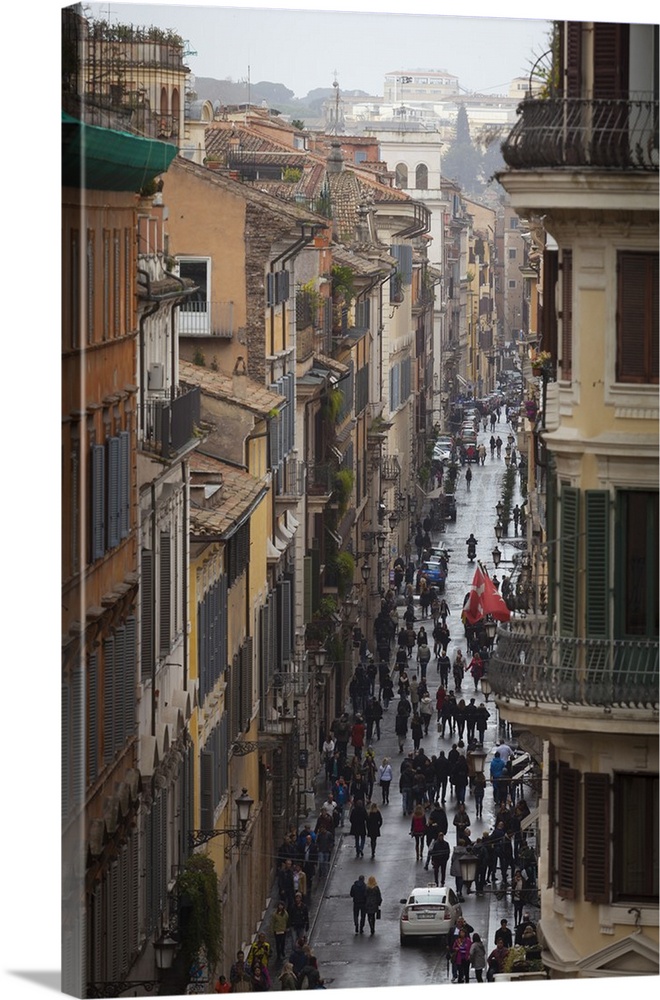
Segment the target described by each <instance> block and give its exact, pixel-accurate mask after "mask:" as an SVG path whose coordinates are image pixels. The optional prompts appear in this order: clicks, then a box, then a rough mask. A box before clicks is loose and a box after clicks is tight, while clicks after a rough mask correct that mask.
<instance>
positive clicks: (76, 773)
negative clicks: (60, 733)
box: [71, 670, 87, 804]
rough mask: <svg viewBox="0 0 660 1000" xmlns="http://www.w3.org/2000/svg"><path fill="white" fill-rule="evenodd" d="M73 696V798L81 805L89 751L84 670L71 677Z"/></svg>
mask: <svg viewBox="0 0 660 1000" xmlns="http://www.w3.org/2000/svg"><path fill="white" fill-rule="evenodd" d="M71 695H72V699H73V705H72V718H73V729H72V733H71V750H72V755H73V759H72V767H73V798H74V802H75V803H76V804H80V803H81V802H82V801H83V800H84V797H85V788H86V786H87V778H86V770H87V768H86V757H87V751H86V748H85V739H86V736H87V733H86V727H85V704H84V679H83V673H82V670H74V671H73V674H72V676H71Z"/></svg>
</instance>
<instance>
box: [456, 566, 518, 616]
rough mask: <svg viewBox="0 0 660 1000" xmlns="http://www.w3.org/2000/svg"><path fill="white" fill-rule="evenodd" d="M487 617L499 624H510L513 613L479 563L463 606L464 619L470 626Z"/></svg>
mask: <svg viewBox="0 0 660 1000" xmlns="http://www.w3.org/2000/svg"><path fill="white" fill-rule="evenodd" d="M486 615H490V616H491V617H492V618H494V619H495V621H498V622H508V621H509V619H510V617H511V612H510V611H509V609H508V608H507V606H506V604H505V602H504V598H503V597H502V595H501V594H500V593H499V592H498V590H497V588H496V587H495V584H494V583H493V581H492V580H491V578H490V577H489V576H488V573H487V572H486V570H485V569H484V568H483V566H482V565H481V563H478V564H477V568H476V570H475V571H474V577H473V579H472V584H471V586H470V590H469V592H468V595H467V597H466V598H465V604H464V605H463V618H464V619H465V621H466V622H467V623H468V624H469V625H476V623H477V622H480V621H481V619H482V618H485V617H486Z"/></svg>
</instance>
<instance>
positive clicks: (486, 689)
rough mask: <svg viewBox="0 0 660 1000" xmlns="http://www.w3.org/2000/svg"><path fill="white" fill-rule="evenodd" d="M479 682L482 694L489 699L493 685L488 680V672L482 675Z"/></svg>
mask: <svg viewBox="0 0 660 1000" xmlns="http://www.w3.org/2000/svg"><path fill="white" fill-rule="evenodd" d="M479 683H480V684H481V691H482V694H483V696H484V698H485V699H486V701H488V695H489V694H490V692H491V691H492V690H493V689H492V687H491V686H490V681H489V680H488V675H487V674H483V675H482V677H481V681H480V682H479Z"/></svg>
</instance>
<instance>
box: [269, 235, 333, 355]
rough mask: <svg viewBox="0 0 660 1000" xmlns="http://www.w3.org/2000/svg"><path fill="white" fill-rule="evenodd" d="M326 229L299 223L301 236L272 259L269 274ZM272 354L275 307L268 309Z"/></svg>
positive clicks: (271, 350) (272, 349) (273, 348)
mask: <svg viewBox="0 0 660 1000" xmlns="http://www.w3.org/2000/svg"><path fill="white" fill-rule="evenodd" d="M307 226H311V232H310V233H306V232H305V228H306V227H307ZM327 228H328V227H327V226H326V225H323V224H322V223H319V222H301V223H300V229H301V235H300V236H299V237H298V239H297V240H296V241H295V242H294V243H292V244H291V246H290V247H287V249H286V250H283V251H282V253H280V254H278V255H277V257H274V258H273V260H272V261H271V262H270V264H269V270H270V273H271V274H275V267H276V265H277V264H280V263H281V264H286V263H287V261H289V260H291V258H292V257H295V256H296V255H297V254H298V253H300V251H301V250H302V249H303V247H306V246H309V244H310V243H311V242H312V240H313V239H315V237H316V234H317V233H318V232H319V230H321V229H327ZM274 353H275V306H271V307H270V354H271V356H272V355H273V354H274Z"/></svg>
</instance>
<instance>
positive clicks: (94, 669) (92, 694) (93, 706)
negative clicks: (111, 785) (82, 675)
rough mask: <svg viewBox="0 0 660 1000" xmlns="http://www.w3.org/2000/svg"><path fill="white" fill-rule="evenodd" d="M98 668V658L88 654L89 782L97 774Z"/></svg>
mask: <svg viewBox="0 0 660 1000" xmlns="http://www.w3.org/2000/svg"><path fill="white" fill-rule="evenodd" d="M98 688H99V667H98V656H97V655H96V653H90V655H89V657H88V660H87V712H88V719H89V722H88V725H87V760H88V764H89V781H90V784H92V783H93V782H94V781H96V779H97V777H98V773H99V707H98V697H99V693H98Z"/></svg>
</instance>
